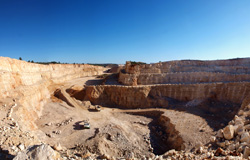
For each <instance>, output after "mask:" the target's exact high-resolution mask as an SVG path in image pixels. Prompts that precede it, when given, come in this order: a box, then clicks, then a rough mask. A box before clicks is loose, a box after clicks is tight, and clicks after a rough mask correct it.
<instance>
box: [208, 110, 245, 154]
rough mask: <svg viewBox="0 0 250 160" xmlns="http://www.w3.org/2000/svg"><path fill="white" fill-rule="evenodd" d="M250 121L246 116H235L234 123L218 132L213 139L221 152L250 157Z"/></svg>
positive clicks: (231, 122)
mask: <svg viewBox="0 0 250 160" xmlns="http://www.w3.org/2000/svg"><path fill="white" fill-rule="evenodd" d="M249 131H250V121H249V120H247V118H246V117H245V116H240V117H239V116H237V115H236V116H235V117H234V119H233V120H232V121H230V122H229V124H228V125H227V126H226V127H225V128H224V129H220V130H219V131H218V132H217V135H216V137H213V138H212V139H214V143H216V144H217V145H218V146H219V147H220V148H221V150H222V149H224V150H225V152H234V153H235V154H236V155H241V154H243V157H244V158H248V156H249V155H250V148H249V147H250V135H249Z"/></svg>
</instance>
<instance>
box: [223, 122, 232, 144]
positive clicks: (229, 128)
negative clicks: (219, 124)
mask: <svg viewBox="0 0 250 160" xmlns="http://www.w3.org/2000/svg"><path fill="white" fill-rule="evenodd" d="M223 135H224V137H225V139H227V140H230V139H232V138H233V137H234V127H233V126H232V125H228V126H226V127H225V128H224V129H223Z"/></svg>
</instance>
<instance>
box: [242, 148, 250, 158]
mask: <svg viewBox="0 0 250 160" xmlns="http://www.w3.org/2000/svg"><path fill="white" fill-rule="evenodd" d="M249 155H250V148H249V147H245V150H244V153H243V158H246V159H247V158H248V156H249Z"/></svg>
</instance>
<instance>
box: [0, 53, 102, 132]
mask: <svg viewBox="0 0 250 160" xmlns="http://www.w3.org/2000/svg"><path fill="white" fill-rule="evenodd" d="M0 62H1V64H0V99H4V98H8V97H11V98H14V99H17V100H18V103H19V107H18V108H17V110H16V111H15V114H16V115H17V116H18V118H20V119H21V120H22V123H21V124H22V125H23V126H24V127H27V128H28V129H35V128H36V125H35V124H34V123H33V122H34V121H35V120H36V119H37V118H38V117H39V116H40V115H41V113H42V110H43V108H42V107H43V106H44V104H45V103H46V102H47V100H48V99H49V98H50V95H51V94H52V93H51V92H52V91H51V90H49V86H52V85H55V84H59V83H62V82H65V81H67V80H71V79H74V78H79V77H83V76H92V75H98V74H102V73H103V71H104V68H103V67H97V66H92V65H79V64H76V65H73V64H50V65H40V64H35V63H28V62H25V61H20V60H15V59H11V58H6V57H0Z"/></svg>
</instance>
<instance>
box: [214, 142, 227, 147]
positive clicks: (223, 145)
mask: <svg viewBox="0 0 250 160" xmlns="http://www.w3.org/2000/svg"><path fill="white" fill-rule="evenodd" d="M216 144H217V145H218V146H220V147H221V148H225V146H226V144H225V142H217V143H216Z"/></svg>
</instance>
